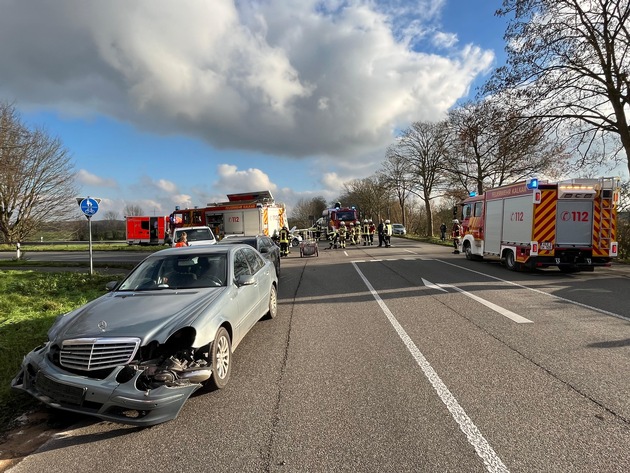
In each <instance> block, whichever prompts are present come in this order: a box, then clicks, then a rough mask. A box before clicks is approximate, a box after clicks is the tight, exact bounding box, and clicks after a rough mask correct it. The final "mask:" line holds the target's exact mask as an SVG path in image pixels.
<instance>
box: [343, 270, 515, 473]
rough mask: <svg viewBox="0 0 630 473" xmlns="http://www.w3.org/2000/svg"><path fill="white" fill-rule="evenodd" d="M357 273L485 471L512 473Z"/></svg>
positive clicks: (373, 291) (368, 284)
mask: <svg viewBox="0 0 630 473" xmlns="http://www.w3.org/2000/svg"><path fill="white" fill-rule="evenodd" d="M352 265H353V266H354V269H356V271H357V273H359V276H360V277H361V279H362V280H363V282H364V283H365V285H366V286H367V288H368V290H369V291H370V292H371V293H372V296H373V297H374V299H375V300H376V302H378V305H379V306H380V307H381V310H382V311H383V313H384V314H385V316H386V317H387V319H388V320H389V323H390V324H391V325H392V327H394V330H396V333H397V334H398V336H399V337H400V338H401V340H402V341H403V343H404V344H405V346H406V347H407V349H408V350H409V352H410V353H411V355H412V356H413V358H414V359H415V360H416V363H418V366H420V368H421V369H422V372H423V373H424V375H425V376H426V378H427V379H428V380H429V382H430V383H431V386H433V389H435V392H436V393H437V395H438V396H439V398H440V399H441V400H442V402H443V403H444V405H445V406H446V408H447V409H448V411H449V412H450V413H451V416H452V417H453V419H454V420H455V422H457V425H459V428H460V430H461V431H462V432H463V433H464V434H465V435H466V438H467V439H468V442H469V443H470V444H471V445H472V446H473V448H474V449H475V451H476V452H477V455H478V456H479V457H480V458H481V459H482V460H483V463H484V465H485V467H486V470H488V471H490V472H492V473H495V472H496V473H502V472H509V470H508V469H507V467H506V466H505V464H504V463H503V462H502V461H501V458H499V456H498V455H497V454H496V452H495V451H494V449H493V448H492V447H491V446H490V444H489V443H488V441H487V440H486V439H485V437H484V436H483V435H482V434H481V432H480V431H479V429H478V428H477V426H476V425H475V424H474V423H473V421H472V420H471V419H470V417H468V414H466V412H465V411H464V409H463V408H462V406H460V405H459V402H457V399H455V396H453V394H452V393H451V392H450V390H449V389H448V387H447V386H446V384H444V382H443V381H442V380H441V379H440V377H439V376H438V374H437V373H436V371H435V370H434V369H433V367H432V366H431V364H430V363H429V362H428V361H427V359H426V358H425V357H424V355H423V354H422V352H421V351H420V350H419V349H418V347H417V346H416V344H415V343H413V340H411V337H409V335H407V332H405V329H404V328H403V327H402V325H400V323H399V322H398V320H396V317H394V314H392V312H391V311H390V310H389V308H388V307H387V305H386V304H385V302H383V300H382V299H381V298H380V296H379V295H378V293H377V292H376V291H375V290H374V288H373V287H372V285H371V284H370V282H369V281H368V280H367V278H366V277H365V276H364V275H363V273H362V272H361V270H360V269H359V267H358V266H357V265H356V263H355V262H352Z"/></svg>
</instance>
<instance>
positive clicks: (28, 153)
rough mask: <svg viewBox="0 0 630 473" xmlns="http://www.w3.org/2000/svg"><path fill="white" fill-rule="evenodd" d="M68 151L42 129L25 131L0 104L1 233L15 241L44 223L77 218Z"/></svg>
mask: <svg viewBox="0 0 630 473" xmlns="http://www.w3.org/2000/svg"><path fill="white" fill-rule="evenodd" d="M77 192H78V191H77V189H76V188H75V186H74V172H73V166H72V163H71V161H70V157H69V155H68V151H67V150H66V149H65V148H64V147H63V146H62V144H61V142H60V140H59V139H57V138H53V137H51V136H49V135H48V134H47V133H46V132H45V131H44V130H41V129H35V130H31V129H29V128H27V127H26V126H25V125H24V124H23V123H22V121H21V120H20V117H19V115H18V113H17V112H16V110H15V108H14V107H13V105H10V104H8V103H0V235H1V236H2V238H3V240H4V241H5V242H6V243H16V242H19V241H22V240H24V239H25V238H27V237H28V236H29V235H32V234H33V233H34V232H35V231H36V230H37V229H38V228H39V227H40V226H41V225H42V223H45V222H53V221H64V220H69V219H72V218H76V217H77V213H78V212H77V211H78V207H77V204H76V200H75V196H76V194H77Z"/></svg>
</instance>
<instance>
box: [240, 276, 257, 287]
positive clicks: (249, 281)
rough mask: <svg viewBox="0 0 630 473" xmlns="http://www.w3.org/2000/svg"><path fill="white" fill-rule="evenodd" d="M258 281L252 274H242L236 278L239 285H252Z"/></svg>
mask: <svg viewBox="0 0 630 473" xmlns="http://www.w3.org/2000/svg"><path fill="white" fill-rule="evenodd" d="M255 283H256V279H255V278H254V276H252V275H251V274H241V275H240V276H239V277H237V278H236V285H237V286H238V287H241V286H252V285H253V284H255Z"/></svg>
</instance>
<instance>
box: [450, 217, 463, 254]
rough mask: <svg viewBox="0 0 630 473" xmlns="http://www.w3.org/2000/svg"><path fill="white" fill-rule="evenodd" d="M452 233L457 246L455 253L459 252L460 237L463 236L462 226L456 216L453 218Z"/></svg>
mask: <svg viewBox="0 0 630 473" xmlns="http://www.w3.org/2000/svg"><path fill="white" fill-rule="evenodd" d="M451 233H452V236H453V246H454V247H455V249H454V250H453V253H455V254H459V239H460V237H461V236H462V226H461V225H460V224H459V220H457V219H456V218H455V219H453V229H452V231H451Z"/></svg>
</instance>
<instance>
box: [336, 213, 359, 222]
mask: <svg viewBox="0 0 630 473" xmlns="http://www.w3.org/2000/svg"><path fill="white" fill-rule="evenodd" d="M337 220H344V221H346V222H353V221H354V220H356V212H355V211H354V210H345V211H344V210H338V211H337Z"/></svg>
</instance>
